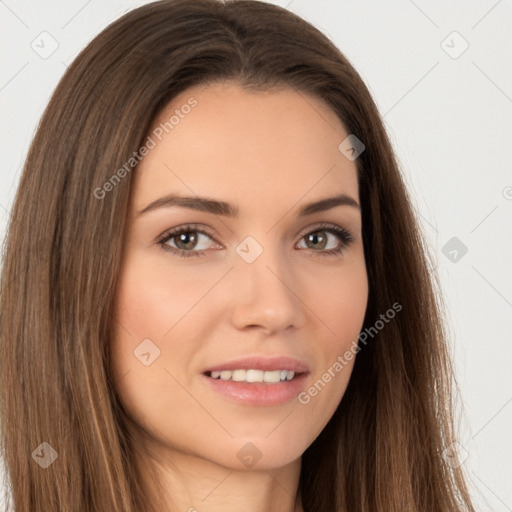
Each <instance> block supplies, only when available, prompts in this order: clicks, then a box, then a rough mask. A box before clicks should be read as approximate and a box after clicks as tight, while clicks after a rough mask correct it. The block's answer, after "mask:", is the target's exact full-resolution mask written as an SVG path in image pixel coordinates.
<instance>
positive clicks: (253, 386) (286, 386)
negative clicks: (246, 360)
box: [203, 369, 309, 407]
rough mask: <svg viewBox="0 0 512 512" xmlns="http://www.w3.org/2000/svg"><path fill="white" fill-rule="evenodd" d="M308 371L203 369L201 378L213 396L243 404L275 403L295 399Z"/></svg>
mask: <svg viewBox="0 0 512 512" xmlns="http://www.w3.org/2000/svg"><path fill="white" fill-rule="evenodd" d="M308 375H309V372H297V373H296V372H294V371H293V370H286V369H283V370H273V371H268V370H267V371H263V370H256V369H255V370H252V369H240V370H222V371H207V372H204V373H203V379H204V384H205V386H206V387H207V388H208V389H209V390H210V391H212V392H213V393H214V395H213V396H214V397H220V398H221V399H222V400H227V401H228V402H230V403H235V404H238V405H243V406H250V407H275V406H279V405H284V404H288V403H290V402H293V401H294V400H296V399H297V396H298V395H299V394H300V393H301V392H302V391H304V388H305V387H306V383H307V377H308ZM281 377H283V379H281Z"/></svg>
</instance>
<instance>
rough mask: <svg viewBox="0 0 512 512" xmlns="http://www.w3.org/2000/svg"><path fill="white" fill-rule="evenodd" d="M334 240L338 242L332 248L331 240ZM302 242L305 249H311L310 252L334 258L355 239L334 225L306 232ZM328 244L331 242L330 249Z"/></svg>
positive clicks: (348, 232) (323, 225) (324, 225)
mask: <svg viewBox="0 0 512 512" xmlns="http://www.w3.org/2000/svg"><path fill="white" fill-rule="evenodd" d="M329 235H330V236H329ZM329 238H331V240H329ZM336 238H338V240H339V242H338V243H337V244H336V243H335V244H334V246H332V239H334V240H335V239H336ZM302 240H305V241H306V245H307V248H308V249H310V250H311V249H312V252H317V253H319V254H320V255H322V256H336V255H340V254H341V253H342V252H343V251H344V250H345V249H346V248H347V247H348V246H349V245H350V244H351V243H352V242H353V241H354V240H355V238H354V236H353V235H352V233H350V231H347V230H346V229H345V228H342V227H340V226H336V224H322V225H320V226H318V227H317V228H316V229H315V230H314V231H308V232H307V233H306V234H305V235H303V237H302V239H301V241H302ZM329 242H331V247H328V246H329Z"/></svg>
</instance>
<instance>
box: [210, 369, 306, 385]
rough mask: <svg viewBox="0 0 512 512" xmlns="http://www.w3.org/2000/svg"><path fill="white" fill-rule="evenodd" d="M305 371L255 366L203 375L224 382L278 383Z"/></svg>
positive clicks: (289, 379)
mask: <svg viewBox="0 0 512 512" xmlns="http://www.w3.org/2000/svg"><path fill="white" fill-rule="evenodd" d="M304 373H305V372H295V371H293V370H287V369H279V370H266V371H265V370H258V369H256V368H249V369H242V368H240V369H236V370H221V371H207V372H204V375H206V376H207V377H210V378H212V379H216V380H221V381H224V382H244V383H246V384H267V385H271V384H278V383H280V382H288V381H291V380H294V379H296V378H298V377H299V376H300V375H303V374H304Z"/></svg>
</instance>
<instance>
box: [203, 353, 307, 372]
mask: <svg viewBox="0 0 512 512" xmlns="http://www.w3.org/2000/svg"><path fill="white" fill-rule="evenodd" d="M249 369H255V370H263V371H274V370H288V371H294V372H295V373H305V372H309V366H308V365H307V363H305V362H304V361H300V360H298V359H295V358H293V357H287V356H272V357H265V356H250V357H244V358H241V359H236V360H235V359H234V360H232V361H226V362H225V363H219V364H215V365H213V366H211V367H210V368H208V369H206V370H205V372H204V373H208V372H218V371H223V370H249Z"/></svg>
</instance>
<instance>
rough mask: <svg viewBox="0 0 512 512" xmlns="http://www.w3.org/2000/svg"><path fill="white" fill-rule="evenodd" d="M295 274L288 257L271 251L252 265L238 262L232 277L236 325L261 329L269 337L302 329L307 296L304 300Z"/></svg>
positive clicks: (234, 321) (233, 312) (233, 316)
mask: <svg viewBox="0 0 512 512" xmlns="http://www.w3.org/2000/svg"><path fill="white" fill-rule="evenodd" d="M237 258H238V257H237ZM293 274H294V272H293V269H292V268H291V267H290V265H289V264H287V262H286V261H285V256H284V255H282V254H281V255H279V254H278V251H272V252H271V251H270V249H268V248H267V249H265V250H264V251H263V253H262V254H261V255H260V256H259V257H258V258H257V259H256V260H255V261H253V262H252V263H247V262H246V261H244V260H243V259H242V258H239V259H237V261H236V263H235V269H234V270H233V272H232V276H231V278H232V279H233V283H234V288H235V290H234V292H233V294H232V295H231V296H232V297H233V303H232V322H233V325H234V326H235V327H236V328H238V329H248V328H252V329H256V328H260V329H262V330H265V331H267V333H268V334H274V333H277V332H280V331H284V330H285V329H288V328H291V327H295V328H300V327H302V326H303V325H304V323H305V321H306V315H305V311H304V308H305V307H306V306H305V303H307V297H301V294H303V293H304V291H303V290H302V289H301V287H300V283H299V282H298V281H299V280H298V279H294V275H293Z"/></svg>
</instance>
